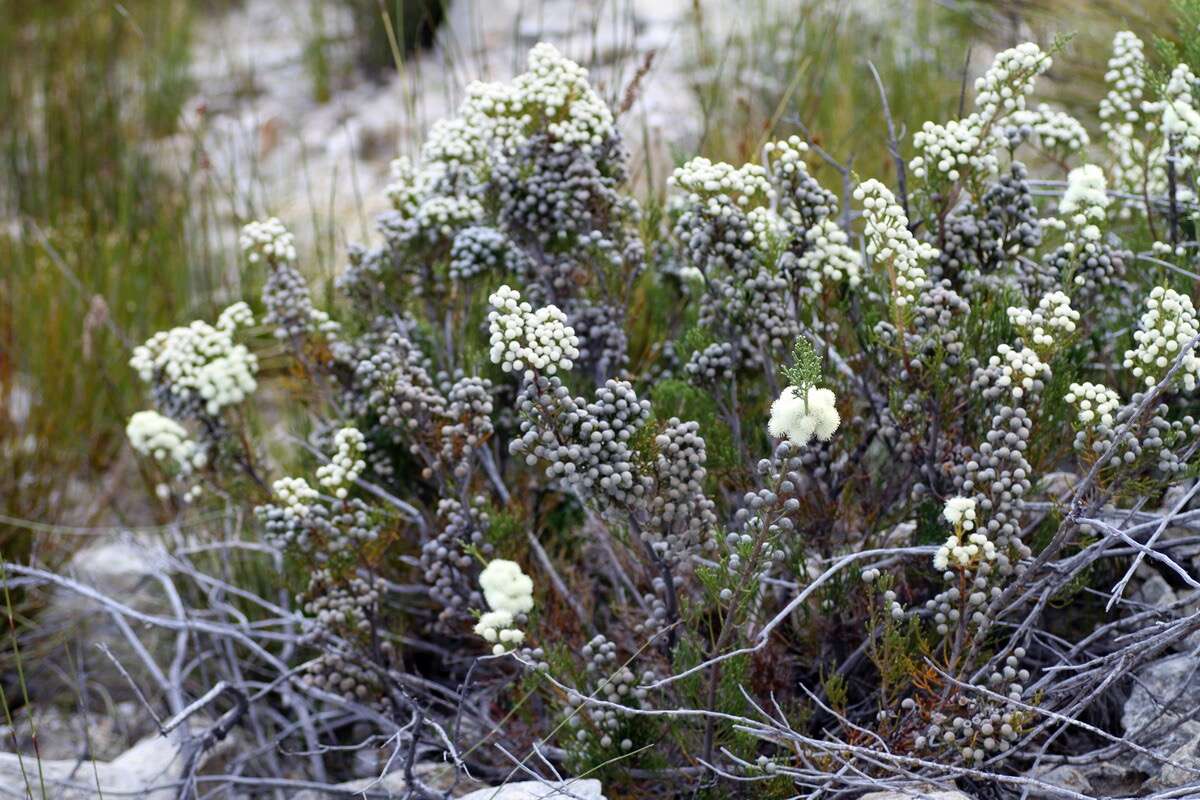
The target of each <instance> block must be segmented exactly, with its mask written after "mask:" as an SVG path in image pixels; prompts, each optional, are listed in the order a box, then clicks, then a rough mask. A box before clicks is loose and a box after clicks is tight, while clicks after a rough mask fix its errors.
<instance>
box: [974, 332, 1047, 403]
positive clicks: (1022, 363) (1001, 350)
mask: <svg viewBox="0 0 1200 800" xmlns="http://www.w3.org/2000/svg"><path fill="white" fill-rule="evenodd" d="M988 366H989V367H995V368H998V369H999V373H1000V374H999V377H997V378H996V386H998V387H1000V388H1002V389H1009V390H1011V392H1012V396H1013V399H1014V400H1020V399H1021V398H1022V397H1024V396H1025V393H1026V392H1028V391H1030V390H1032V389H1033V388H1034V383H1035V382H1036V381H1038V380H1041V381H1043V382H1045V381H1048V380H1049V379H1050V367H1048V366H1046V365H1045V364H1043V363H1042V360H1041V359H1040V358H1038V355H1037V353H1035V352H1034V351H1033V350H1032V349H1031V348H1028V347H1023V348H1021V349H1020V350H1014V349H1013V348H1011V347H1009V346H1008V345H1006V344H1002V345H1000V346H999V347H998V348H996V355H994V356H992V357H991V358H989V359H988Z"/></svg>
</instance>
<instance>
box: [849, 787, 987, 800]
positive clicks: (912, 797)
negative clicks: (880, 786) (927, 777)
mask: <svg viewBox="0 0 1200 800" xmlns="http://www.w3.org/2000/svg"><path fill="white" fill-rule="evenodd" d="M859 800H971V797H970V795H965V794H963V793H962V792H960V791H958V790H956V789H935V788H933V787H932V786H930V787H926V788H925V789H910V790H908V791H906V792H871V793H870V794H864V795H863V796H862V797H861V798H859Z"/></svg>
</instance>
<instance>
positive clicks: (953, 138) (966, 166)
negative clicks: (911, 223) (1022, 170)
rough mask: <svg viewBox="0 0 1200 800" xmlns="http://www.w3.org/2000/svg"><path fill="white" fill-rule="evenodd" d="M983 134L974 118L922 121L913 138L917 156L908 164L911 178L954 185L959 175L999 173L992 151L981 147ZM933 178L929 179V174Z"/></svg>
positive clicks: (991, 148)
mask: <svg viewBox="0 0 1200 800" xmlns="http://www.w3.org/2000/svg"><path fill="white" fill-rule="evenodd" d="M983 138H984V132H983V130H982V128H981V126H980V125H979V120H978V119H977V117H976V116H975V115H971V116H969V117H967V118H966V119H952V120H950V121H949V122H946V123H937V122H932V121H930V120H926V121H925V123H924V124H923V125H922V126H921V130H919V131H917V132H916V133H914V134H913V147H915V148H916V149H917V152H919V153H920V155H919V156H917V157H916V158H914V159H913V160H912V162H911V163H910V164H909V168H910V169H911V170H912V173H913V175H915V176H917V177H918V178H923V179H931V178H937V177H941V178H945V179H946V180H947V181H949V182H950V183H954V182H956V181H958V180H959V179H960V178H961V177H962V176H963V173H964V172H966V173H969V174H973V175H992V174H995V172H996V171H997V170H998V169H999V161H998V160H997V159H996V156H995V154H994V153H993V152H992V151H993V150H994V149H995V148H994V147H993V146H991V144H990V143H989V146H987V147H985V146H984V144H983ZM931 169H932V170H934V174H933V175H930V170H931Z"/></svg>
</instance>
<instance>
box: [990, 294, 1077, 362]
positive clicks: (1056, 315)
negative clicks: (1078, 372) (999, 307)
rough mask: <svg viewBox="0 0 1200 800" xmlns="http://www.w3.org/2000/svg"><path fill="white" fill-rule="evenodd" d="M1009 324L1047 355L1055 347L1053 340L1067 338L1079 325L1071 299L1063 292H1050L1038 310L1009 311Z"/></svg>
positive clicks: (1014, 307) (1040, 301) (1013, 308)
mask: <svg viewBox="0 0 1200 800" xmlns="http://www.w3.org/2000/svg"><path fill="white" fill-rule="evenodd" d="M1008 321H1009V322H1011V323H1012V325H1013V327H1015V328H1016V329H1017V330H1018V332H1020V334H1021V336H1022V337H1023V338H1024V339H1026V340H1027V341H1028V342H1029V344H1030V345H1032V346H1033V348H1034V349H1035V350H1037V351H1040V352H1042V353H1047V352H1049V351H1050V350H1052V349H1053V348H1054V346H1055V337H1056V336H1063V337H1066V336H1070V335H1071V334H1072V333H1074V332H1075V326H1076V323H1077V322H1079V312H1078V311H1076V310H1075V309H1073V308H1071V298H1069V297H1067V296H1066V295H1065V294H1063V293H1062V292H1058V291H1055V292H1050V293H1049V294H1046V295H1043V296H1042V299H1041V300H1039V301H1038V304H1037V308H1036V309H1034V310H1032V311H1031V310H1029V309H1028V308H1025V307H1023V306H1009V307H1008Z"/></svg>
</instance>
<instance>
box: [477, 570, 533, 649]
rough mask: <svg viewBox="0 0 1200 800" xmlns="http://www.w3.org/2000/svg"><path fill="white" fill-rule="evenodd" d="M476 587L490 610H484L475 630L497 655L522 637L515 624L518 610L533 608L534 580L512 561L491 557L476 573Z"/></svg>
mask: <svg viewBox="0 0 1200 800" xmlns="http://www.w3.org/2000/svg"><path fill="white" fill-rule="evenodd" d="M479 587H480V588H481V589H482V590H483V597H484V599H485V600H487V603H488V605H489V606H491V609H492V610H491V611H488V612H486V613H484V614H483V615H482V616H480V618H479V622H478V624H476V626H475V633H477V634H478V635H480V636H482V637H483V638H484V639H485V640H487V641H488V642H491V643H493V644H494V645H495V646H494V647H493V648H492V652H493V653H495V654H496V655H501V654H502V653H505V652H507V651H508V650H511V649H512V648H513V647H515V646H516V645H519V644H521V643H522V642H523V641H525V633H524V631H521V630H520V629H518V628H516V627H514V622H515V620H516V617H517V615H518V614H527V613H529V612H530V611H532V610H533V581H532V580H531V579H530V577H529V576H528V575H526V574H525V573H524V572H522V571H521V566H520V565H519V564H517V563H516V562H515V561H508V560H506V559H503V558H497V559H493V560H492V561H489V562H488V565H487V566H486V567H484V569H483V572H481V573H480V574H479Z"/></svg>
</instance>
